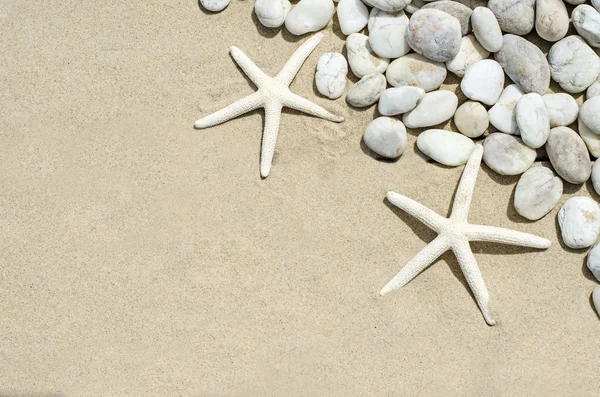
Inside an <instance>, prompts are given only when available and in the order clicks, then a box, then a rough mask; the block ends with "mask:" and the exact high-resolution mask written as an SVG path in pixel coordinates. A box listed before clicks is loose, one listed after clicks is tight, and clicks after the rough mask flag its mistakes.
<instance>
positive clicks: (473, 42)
mask: <svg viewBox="0 0 600 397" xmlns="http://www.w3.org/2000/svg"><path fill="white" fill-rule="evenodd" d="M489 55H490V53H489V52H488V50H486V49H485V48H483V47H482V46H481V44H479V42H478V41H477V39H476V38H475V36H474V35H472V34H470V35H468V36H465V37H463V38H462V40H461V41H460V50H459V51H458V54H456V56H455V57H454V58H452V59H451V60H449V61H448V62H446V69H448V71H450V72H452V73H454V74H455V75H457V76H458V77H463V76H464V75H465V70H467V68H468V67H469V66H471V65H473V64H474V63H475V62H478V61H481V60H482V59H485V58H487V57H488V56H489ZM502 74H503V76H502V81H504V72H502Z"/></svg>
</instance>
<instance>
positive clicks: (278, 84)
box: [194, 33, 344, 178]
mask: <svg viewBox="0 0 600 397" xmlns="http://www.w3.org/2000/svg"><path fill="white" fill-rule="evenodd" d="M321 39H323V34H322V33H319V34H316V35H314V36H313V37H311V38H310V39H308V40H307V41H306V42H305V43H304V44H302V45H301V46H300V48H298V49H297V50H296V52H295V53H294V54H293V55H292V57H291V58H290V59H289V60H288V61H287V63H286V64H285V66H284V67H283V69H281V71H280V72H279V74H278V75H277V76H276V77H269V76H267V75H266V74H264V73H263V72H262V71H261V70H260V69H259V68H258V66H256V64H255V63H254V62H252V61H251V60H250V58H248V57H247V56H246V54H244V53H243V52H242V51H241V50H240V49H239V48H237V47H231V49H230V50H229V51H230V53H231V56H232V57H233V59H234V60H235V62H236V63H237V64H238V65H239V67H240V68H241V69H242V71H243V72H244V73H245V74H246V75H247V76H248V77H249V78H250V80H252V82H253V83H254V84H255V85H256V87H258V91H256V92H255V93H254V94H251V95H249V96H247V97H245V98H243V99H240V100H238V101H236V102H234V103H232V104H231V105H229V106H227V107H226V108H224V109H221V110H219V111H218V112H216V113H213V114H211V115H209V116H206V117H204V118H203V119H200V120H198V121H196V123H195V124H194V127H195V128H199V129H200V128H208V127H212V126H215V125H217V124H221V123H224V122H225V121H228V120H231V119H233V118H235V117H237V116H239V115H241V114H244V113H248V112H250V111H252V110H254V109H258V108H261V107H262V108H264V109H265V127H264V131H263V138H262V149H261V154H260V174H261V176H262V177H263V178H266V177H267V176H268V175H269V172H270V171H271V163H272V162H273V154H274V153H275V143H276V142H277V134H278V133H279V121H280V119H281V109H282V108H283V107H289V108H292V109H296V110H298V111H301V112H304V113H308V114H311V115H313V116H317V117H320V118H323V119H326V120H330V121H335V122H337V123H340V122H342V121H344V118H343V117H339V116H336V115H334V114H331V113H329V112H328V111H327V110H325V109H324V108H322V107H321V106H319V105H317V104H314V103H312V102H310V101H309V100H307V99H304V98H302V97H301V96H298V95H296V94H294V93H293V92H291V91H290V89H289V85H290V84H291V83H292V81H293V80H294V78H295V77H296V74H298V71H299V70H300V67H302V64H303V63H304V61H305V60H306V58H308V56H309V55H310V54H311V53H312V52H313V50H314V49H315V47H316V46H317V45H318V44H319V42H320V41H321Z"/></svg>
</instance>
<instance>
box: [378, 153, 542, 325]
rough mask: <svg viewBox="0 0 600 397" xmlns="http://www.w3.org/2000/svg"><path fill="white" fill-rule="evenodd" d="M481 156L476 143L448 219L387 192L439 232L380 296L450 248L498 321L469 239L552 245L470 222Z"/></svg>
mask: <svg viewBox="0 0 600 397" xmlns="http://www.w3.org/2000/svg"><path fill="white" fill-rule="evenodd" d="M482 156H483V147H482V146H481V145H476V146H475V149H474V150H473V153H472V154H471V157H470V158H469V161H468V162H467V165H466V167H465V169H464V171H463V175H462V177H461V180H460V184H459V185H458V190H457V191H456V196H455V198H454V205H453V206H452V214H451V215H450V217H449V218H444V217H442V216H440V215H438V214H436V213H435V212H433V211H432V210H430V209H429V208H427V207H425V206H423V205H421V204H419V203H417V202H416V201H414V200H411V199H409V198H408V197H405V196H402V195H401V194H398V193H394V192H388V194H387V199H388V200H389V201H390V202H391V203H392V204H394V205H395V206H396V207H398V208H400V209H402V210H403V211H405V212H407V213H409V214H410V215H412V216H414V217H415V218H417V219H418V220H420V221H421V222H423V223H424V224H425V225H426V226H427V227H429V228H430V229H432V230H434V231H435V232H437V233H438V236H437V237H436V238H435V239H434V240H433V241H432V242H430V243H429V244H427V246H426V247H425V248H423V249H422V250H421V251H420V252H419V253H418V254H417V255H416V256H415V257H414V258H413V259H412V260H411V261H410V262H408V263H407V264H406V265H405V266H404V267H403V268H402V269H401V270H400V271H399V272H398V274H396V276H395V277H394V278H393V279H392V280H391V281H390V282H389V283H387V285H386V286H385V287H383V289H382V290H381V292H380V294H381V295H385V294H387V293H388V292H390V291H393V290H396V289H399V288H402V287H403V286H404V285H406V284H407V283H408V282H409V281H410V280H412V279H413V278H415V277H416V276H417V275H418V274H419V273H420V272H421V271H423V270H424V269H425V268H426V267H428V266H429V265H431V264H432V263H433V262H434V261H435V260H436V259H437V258H438V257H439V256H440V255H442V254H443V253H444V252H446V251H448V250H452V252H454V255H456V259H458V263H459V265H460V269H461V270H462V272H463V274H464V276H465V278H466V279H467V283H468V284H469V287H470V288H471V291H472V292H473V296H474V297H475V301H477V305H478V306H479V309H480V310H481V314H483V318H484V319H485V321H486V322H487V323H488V324H489V325H496V322H495V321H494V320H493V319H492V318H491V316H490V313H489V311H488V300H489V295H488V291H487V288H486V286H485V283H484V281H483V277H482V276H481V272H480V271H479V267H478V266H477V262H476V261H475V256H474V255H473V252H472V251H471V247H470V245H469V242H470V241H487V242H494V243H502V244H512V245H519V246H522V247H531V248H540V249H546V248H548V247H550V241H548V240H546V239H545V238H541V237H538V236H534V235H532V234H528V233H522V232H517V231H514V230H509V229H503V228H499V227H494V226H482V225H471V224H469V223H468V221H467V218H468V215H469V208H470V206H471V200H472V198H473V190H474V189H475V181H476V179H477V173H478V172H479V165H480V164H481V158H482Z"/></svg>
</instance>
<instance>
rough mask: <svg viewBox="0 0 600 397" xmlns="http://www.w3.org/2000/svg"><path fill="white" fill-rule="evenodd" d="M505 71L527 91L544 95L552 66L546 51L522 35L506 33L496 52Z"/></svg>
mask: <svg viewBox="0 0 600 397" xmlns="http://www.w3.org/2000/svg"><path fill="white" fill-rule="evenodd" d="M495 59H496V61H498V63H499V64H500V65H502V68H503V69H504V72H505V73H506V74H507V75H508V77H510V79H511V80H512V81H514V82H515V83H516V84H518V85H519V87H521V89H522V90H523V91H525V93H528V92H537V93H538V94H540V95H544V94H545V93H546V91H547V90H548V87H549V86H550V67H549V66H548V61H546V57H545V56H544V53H543V52H542V51H541V50H540V49H539V48H538V47H537V46H536V45H535V44H532V43H530V42H529V41H527V40H525V39H524V38H522V37H519V36H515V35H513V34H505V35H504V40H503V43H502V47H501V48H500V51H498V52H497V53H496V54H495Z"/></svg>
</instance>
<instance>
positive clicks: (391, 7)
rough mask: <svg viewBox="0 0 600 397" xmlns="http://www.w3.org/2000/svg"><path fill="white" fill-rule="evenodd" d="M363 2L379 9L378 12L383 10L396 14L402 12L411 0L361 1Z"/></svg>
mask: <svg viewBox="0 0 600 397" xmlns="http://www.w3.org/2000/svg"><path fill="white" fill-rule="evenodd" d="M363 1H364V2H365V3H367V4H368V5H370V6H372V7H376V8H379V9H380V10H383V11H387V12H398V11H402V10H403V9H404V8H405V7H406V6H407V5H409V4H410V1H411V0H363Z"/></svg>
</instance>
